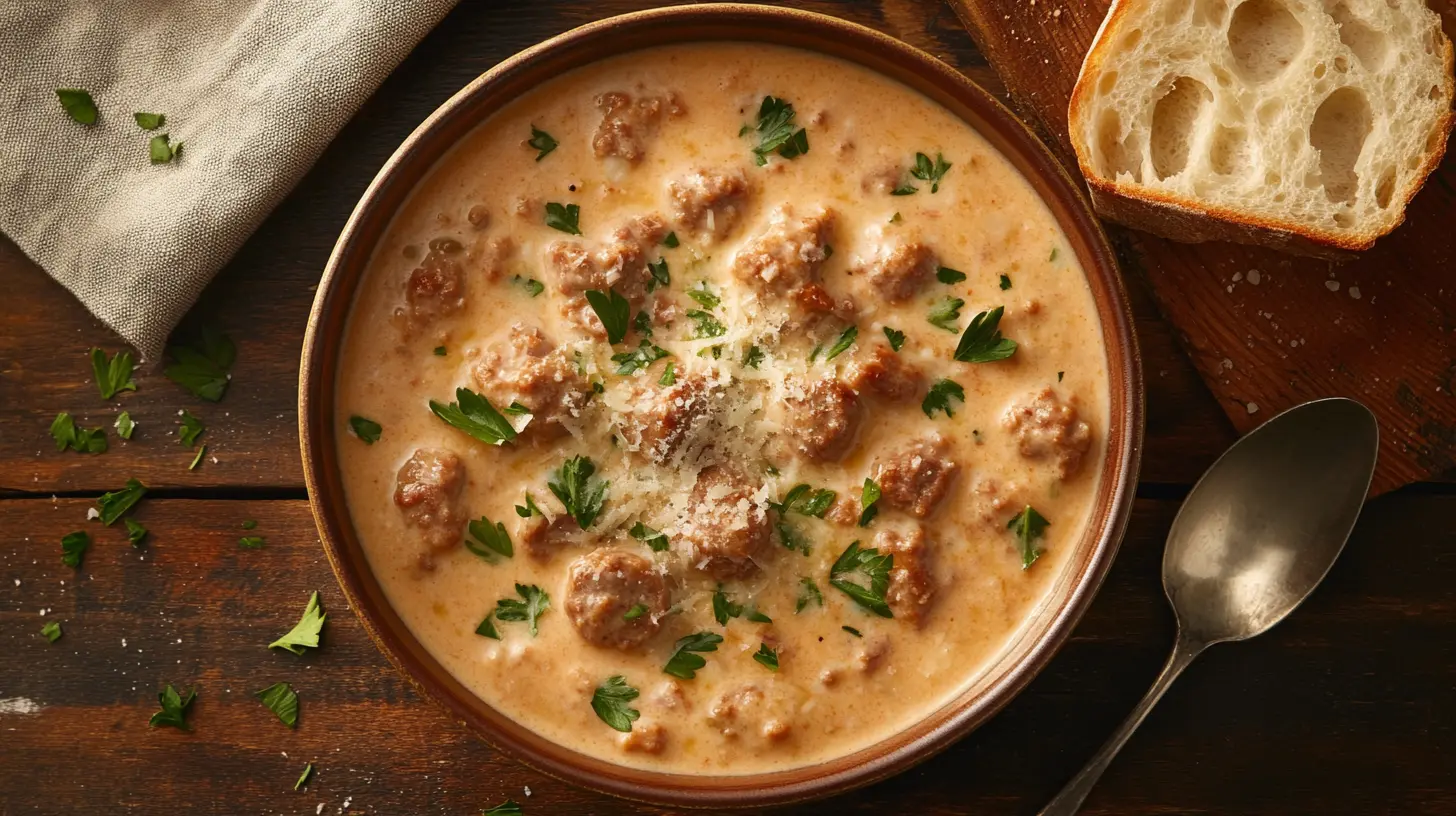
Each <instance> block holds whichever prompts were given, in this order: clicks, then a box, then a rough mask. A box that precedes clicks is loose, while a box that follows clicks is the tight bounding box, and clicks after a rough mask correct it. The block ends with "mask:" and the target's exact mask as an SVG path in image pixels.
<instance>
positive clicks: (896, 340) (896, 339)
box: [885, 326, 905, 351]
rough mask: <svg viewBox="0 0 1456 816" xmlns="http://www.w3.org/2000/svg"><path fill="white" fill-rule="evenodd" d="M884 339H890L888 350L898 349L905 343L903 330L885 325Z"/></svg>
mask: <svg viewBox="0 0 1456 816" xmlns="http://www.w3.org/2000/svg"><path fill="white" fill-rule="evenodd" d="M885 339H886V340H889V341H890V350H891V351H899V350H900V348H901V347H902V346H904V345H905V332H902V331H896V330H895V329H892V328H890V327H889V326H886V327H885Z"/></svg>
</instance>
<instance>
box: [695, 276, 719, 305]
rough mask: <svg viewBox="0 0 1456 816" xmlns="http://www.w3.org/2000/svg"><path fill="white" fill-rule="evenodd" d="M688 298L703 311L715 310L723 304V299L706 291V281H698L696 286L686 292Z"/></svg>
mask: <svg viewBox="0 0 1456 816" xmlns="http://www.w3.org/2000/svg"><path fill="white" fill-rule="evenodd" d="M688 297H690V298H692V299H693V300H696V301H697V302H698V303H699V304H700V305H701V306H702V307H703V308H704V309H716V308H718V305H719V304H720V303H722V302H723V299H722V298H720V297H718V296H717V295H715V294H713V293H712V292H710V291H708V282H707V281H698V285H697V286H694V287H693V288H691V289H689V290H688Z"/></svg>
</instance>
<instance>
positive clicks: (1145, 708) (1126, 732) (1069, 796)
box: [1040, 629, 1208, 816]
mask: <svg viewBox="0 0 1456 816" xmlns="http://www.w3.org/2000/svg"><path fill="white" fill-rule="evenodd" d="M1207 647H1208V644H1206V643H1198V642H1195V641H1193V640H1191V639H1189V638H1187V637H1185V636H1184V635H1183V631H1182V630H1181V629H1180V630H1179V631H1178V642H1177V643H1176V644H1175V645H1174V646H1173V654H1171V655H1169V656H1168V662H1167V664H1166V665H1164V666H1163V672H1162V673H1161V674H1159V675H1158V679H1157V681H1156V682H1154V683H1153V687H1152V688H1150V689H1148V693H1147V694H1145V695H1143V699H1142V701H1141V702H1139V703H1138V704H1137V708H1134V709H1133V710H1132V713H1131V714H1129V715H1128V717H1127V719H1126V720H1123V722H1122V725H1121V726H1120V727H1119V728H1118V729H1117V732H1116V733H1114V734H1113V735H1112V737H1111V738H1110V739H1108V740H1107V742H1106V743H1104V744H1103V745H1102V748H1100V749H1099V750H1098V751H1097V753H1096V755H1094V756H1093V757H1092V759H1091V760H1089V761H1088V762H1087V764H1086V766H1084V767H1083V768H1082V770H1081V772H1080V773H1078V774H1077V775H1076V776H1075V777H1073V778H1072V781H1070V782H1068V783H1067V785H1066V787H1064V788H1062V790H1061V792H1060V793H1058V794H1057V796H1056V798H1055V799H1052V801H1051V802H1050V803H1048V804H1047V806H1046V807H1045V808H1043V809H1042V811H1041V814H1040V816H1073V815H1074V814H1075V813H1076V812H1077V809H1078V808H1080V807H1081V806H1082V801H1083V800H1085V799H1086V798H1087V794H1089V793H1091V792H1092V786H1093V785H1096V784H1097V780H1098V779H1100V778H1102V772H1103V771H1105V770H1107V766H1108V765H1110V764H1112V758H1113V757H1115V756H1117V752H1118V751H1120V750H1122V746H1123V743H1125V742H1127V738H1128V737H1130V736H1132V732H1133V731H1136V730H1137V727H1138V726H1139V725H1141V724H1142V721H1143V718H1144V717H1146V716H1148V712H1149V711H1151V710H1152V708H1153V705H1154V704H1155V703H1157V702H1158V700H1160V699H1162V697H1163V692H1165V691H1167V690H1168V686H1170V685H1172V684H1173V680H1174V679H1176V678H1177V677H1178V675H1180V674H1182V673H1183V670H1184V669H1185V668H1187V667H1188V664H1189V663H1192V662H1193V658H1195V657H1197V656H1198V653H1199V652H1202V651H1203V650H1204V649H1205V648H1207Z"/></svg>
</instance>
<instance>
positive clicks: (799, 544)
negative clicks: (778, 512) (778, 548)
mask: <svg viewBox="0 0 1456 816" xmlns="http://www.w3.org/2000/svg"><path fill="white" fill-rule="evenodd" d="M774 529H775V530H777V531H778V534H779V543H780V544H782V545H783V546H784V549H786V550H789V551H791V552H798V553H802V554H803V555H806V556H807V555H808V554H809V540H808V539H806V538H804V537H803V536H802V535H800V534H799V531H798V530H796V529H794V525H792V524H790V523H789V520H788V519H786V518H784V517H782V516H780V517H779V520H778V521H777V522H776V523H775V524H774Z"/></svg>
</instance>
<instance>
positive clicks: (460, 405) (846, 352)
mask: <svg viewBox="0 0 1456 816" xmlns="http://www.w3.org/2000/svg"><path fill="white" fill-rule="evenodd" d="M337 388H338V391H337V397H338V406H339V415H338V428H339V440H338V444H339V450H340V456H341V462H340V467H341V469H342V472H343V478H344V482H345V485H346V489H347V495H348V502H349V510H350V513H351V516H352V518H353V522H354V525H355V527H356V529H357V530H358V534H359V538H360V540H361V541H362V544H363V547H364V550H365V552H366V554H367V556H368V559H369V563H370V566H371V568H372V569H373V571H374V574H375V575H376V576H377V577H378V580H379V582H380V584H381V585H382V586H383V588H384V591H385V593H386V595H387V596H388V598H389V601H390V603H391V604H392V605H393V606H394V608H395V609H396V610H397V611H398V613H399V615H400V616H401V617H402V619H403V620H404V622H405V623H406V624H407V625H408V626H409V628H410V630H411V631H412V632H413V633H414V635H415V636H416V637H418V638H419V640H420V641H421V643H423V645H424V646H425V648H426V649H428V650H429V652H430V653H431V654H433V655H434V656H435V657H436V658H437V659H438V660H439V661H440V662H441V663H442V664H443V665H444V666H445V667H446V669H448V670H449V671H450V672H451V673H452V674H453V675H454V676H455V677H456V678H458V679H459V680H460V682H461V683H463V684H464V685H465V686H466V687H468V688H469V689H471V690H472V691H474V693H476V694H478V695H479V696H480V697H481V699H483V700H484V701H486V702H487V703H488V704H490V705H491V706H493V707H495V708H496V709H498V710H500V711H501V712H503V713H505V714H506V715H508V716H510V717H511V718H513V719H515V720H516V721H518V722H519V723H521V724H522V725H523V726H525V727H526V728H529V729H531V730H532V731H535V732H536V733H539V734H542V735H544V736H546V737H548V738H550V739H552V740H555V741H557V742H559V743H560V744H562V745H565V746H569V747H571V748H573V749H575V750H578V751H581V752H584V753H586V754H590V755H592V756H595V757H600V758H603V759H607V760H610V761H614V762H618V763H623V764H627V765H632V766H635V767H640V768H647V769H654V770H662V771H671V772H684V773H706V774H746V773H755V772H762V771H770V770H783V769H786V768H791V767H795V766H802V765H807V764H811V763H816V762H821V761H824V760H827V759H830V758H833V757H836V756H842V755H844V754H847V753H849V752H852V751H855V750H858V749H860V748H864V747H866V746H868V745H870V744H872V743H874V742H875V741H878V740H881V739H883V738H885V737H887V736H889V735H891V734H892V733H894V732H895V731H897V730H900V729H903V728H904V727H906V726H908V725H909V724H911V723H913V722H914V721H916V720H917V719H918V718H920V717H922V716H924V715H925V714H927V713H928V712H930V711H931V710H933V709H934V708H936V707H937V706H939V705H942V704H943V703H944V702H945V701H946V700H948V699H949V698H950V697H951V696H952V695H954V694H956V693H957V692H958V691H959V690H961V689H963V688H965V687H966V685H967V684H968V683H970V682H972V681H973V680H974V679H975V678H976V677H977V676H978V674H979V673H980V672H983V671H984V670H985V668H986V667H987V666H988V665H989V664H990V663H991V662H992V661H994V660H995V659H996V657H997V656H998V654H999V653H1001V652H1002V650H1004V649H1005V648H1006V647H1007V645H1008V644H1009V643H1010V642H1011V641H1012V640H1013V639H1014V638H1015V636H1016V634H1017V632H1018V630H1019V628H1020V627H1022V626H1023V625H1024V623H1025V621H1026V620H1027V619H1028V618H1029V617H1031V616H1032V615H1033V614H1034V612H1035V610H1036V609H1037V608H1038V605H1039V604H1040V603H1042V602H1043V599H1044V597H1045V596H1046V594H1047V592H1048V590H1049V588H1050V587H1052V586H1053V584H1054V583H1055V581H1056V579H1057V577H1058V573H1059V571H1060V570H1062V569H1063V565H1064V564H1066V563H1067V562H1068V561H1069V560H1070V559H1071V558H1072V556H1073V553H1072V552H1071V551H1072V550H1074V549H1075V548H1076V547H1077V546H1078V545H1079V543H1080V542H1081V541H1082V539H1083V536H1084V534H1085V531H1086V529H1087V526H1088V524H1089V522H1090V519H1089V514H1090V512H1091V506H1092V503H1093V501H1094V494H1095V491H1096V488H1097V482H1098V478H1099V472H1100V470H1101V467H1102V462H1103V459H1104V455H1105V451H1104V444H1105V439H1106V431H1107V427H1108V407H1107V406H1108V373H1107V358H1106V355H1105V351H1104V348H1103V346H1102V341H1101V332H1100V326H1099V323H1098V319H1097V316H1096V313H1095V311H1094V306H1093V301H1092V297H1091V293H1090V291H1089V288H1088V285H1087V282H1086V280H1085V279H1084V276H1083V272H1082V270H1081V268H1080V267H1079V266H1078V264H1077V261H1076V258H1075V257H1074V255H1073V253H1072V252H1071V251H1070V249H1069V248H1068V245H1067V243H1066V239H1065V236H1064V235H1063V233H1062V232H1061V231H1060V229H1059V227H1058V225H1057V224H1056V223H1055V221H1054V219H1053V218H1052V216H1051V214H1050V212H1049V211H1048V209H1047V207H1046V206H1045V205H1044V204H1043V203H1042V202H1041V201H1040V200H1039V199H1038V197H1037V196H1036V194H1035V193H1034V192H1033V191H1032V189H1031V187H1030V186H1029V185H1028V184H1027V182H1026V181H1025V179H1023V178H1022V177H1021V176H1020V175H1019V174H1018V173H1017V171H1016V170H1015V169H1013V168H1012V167H1011V166H1010V164H1009V163H1008V162H1007V161H1006V159H1005V158H1004V157H1002V156H1001V155H1000V154H998V153H997V152H996V151H995V150H994V149H992V148H991V147H990V146H989V145H988V144H987V142H986V141H985V140H984V139H983V138H981V137H980V136H979V135H978V134H977V133H976V132H975V131H973V130H972V129H971V128H970V127H968V126H967V125H966V124H965V123H963V122H962V121H960V120H959V119H957V118H956V117H955V116H953V115H952V114H951V113H949V112H948V111H946V110H945V109H944V108H942V107H940V106H938V105H937V104H935V103H933V102H931V101H930V100H928V99H926V98H925V97H923V96H921V95H919V94H917V93H916V92H913V91H911V90H909V89H907V88H905V87H904V86H902V85H900V84H898V83H896V82H893V81H891V80H888V79H886V78H884V77H882V76H880V75H878V74H875V73H872V72H870V71H868V70H865V69H863V68H860V67H857V66H854V65H851V64H848V63H844V62H840V61H838V60H835V59H831V58H828V57H824V56H819V55H815V54H812V53H807V52H803V51H798V50H792V49H786V48H778V47H770V46H762V45H750V44H732V43H722V44H695V45H691V46H682V47H677V46H673V47H662V48H655V49H650V50H645V51H641V52H638V53H633V54H630V55H627V56H623V57H618V58H613V59H610V60H606V61H603V62H600V63H597V64H594V65H591V66H589V67H586V68H583V69H580V70H577V71H574V72H571V73H569V74H566V75H563V76H561V77H559V78H556V79H554V80H552V81H551V82H548V83H547V84H545V85H543V86H541V87H539V88H537V89H536V90H534V91H532V92H531V93H529V94H527V95H526V96H524V97H522V98H521V99H519V100H517V101H515V102H513V103H512V104H510V105H509V106H507V107H506V108H504V109H503V110H501V111H500V112H498V113H497V114H495V115H493V116H492V117H491V118H490V119H488V120H487V121H485V122H484V123H483V124H481V125H480V126H479V127H477V128H476V129H475V130H474V131H473V132H472V133H471V134H470V135H469V136H467V137H466V138H464V139H462V140H461V141H460V143H459V144H458V145H457V146H456V147H455V148H454V149H453V150H452V151H451V152H450V153H449V154H448V155H447V156H445V157H444V158H443V159H441V160H440V162H439V163H438V165H437V166H436V167H435V168H434V169H433V170H432V171H431V173H430V174H429V176H428V177H427V178H426V179H425V180H424V181H423V182H422V183H421V184H420V185H419V186H418V188H417V189H416V190H415V191H414V192H413V193H412V195H411V198H410V199H409V201H408V202H407V203H406V205H405V206H404V207H403V208H402V209H401V211H400V212H399V214H398V215H397V217H396V218H395V219H394V221H393V223H392V225H391V226H390V228H389V229H388V231H387V233H386V234H385V236H384V238H383V239H382V241H381V243H380V244H379V246H378V248H377V250H376V252H375V255H374V257H373V259H372V261H371V266H370V268H369V270H368V271H367V274H366V276H365V278H364V281H363V285H362V287H361V289H360V291H359V294H358V297H357V301H356V302H355V304H354V305H353V311H352V314H351V316H350V320H349V326H348V334H347V338H346V343H345V347H344V353H343V356H342V363H341V367H340V370H339V372H338V386H337Z"/></svg>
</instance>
